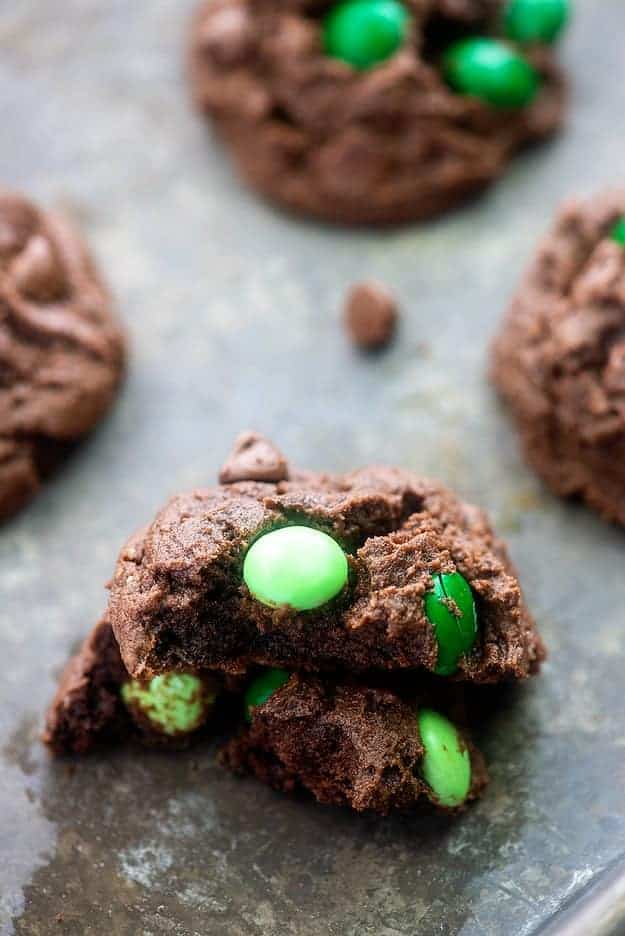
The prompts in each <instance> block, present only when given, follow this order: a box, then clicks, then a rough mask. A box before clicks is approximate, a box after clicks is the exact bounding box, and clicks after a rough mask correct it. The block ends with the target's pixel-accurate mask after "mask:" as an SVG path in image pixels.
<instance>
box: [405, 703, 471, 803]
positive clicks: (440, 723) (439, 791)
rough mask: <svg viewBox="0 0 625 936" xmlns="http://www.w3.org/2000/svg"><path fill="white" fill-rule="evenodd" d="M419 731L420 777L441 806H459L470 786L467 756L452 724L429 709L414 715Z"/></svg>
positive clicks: (469, 760) (469, 759)
mask: <svg viewBox="0 0 625 936" xmlns="http://www.w3.org/2000/svg"><path fill="white" fill-rule="evenodd" d="M418 722H419V734H420V735H421V741H422V743H423V747H424V748H425V754H424V755H423V760H422V762H421V773H422V775H423V779H424V780H425V782H426V783H427V784H428V786H430V787H431V789H432V792H433V793H434V796H435V797H436V799H437V801H438V802H439V803H440V805H441V806H450V807H453V806H460V804H461V803H463V802H464V801H465V799H466V798H467V795H468V793H469V790H470V789H471V758H470V757H469V752H468V750H467V748H466V746H465V745H464V744H463V743H462V740H461V738H460V735H459V734H458V731H457V729H456V727H455V726H454V725H452V723H451V722H450V721H449V719H447V718H445V716H444V715H440V714H439V713H438V712H434V711H432V709H428V708H423V709H420V710H419V715H418Z"/></svg>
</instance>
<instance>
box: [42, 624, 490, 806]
mask: <svg viewBox="0 0 625 936" xmlns="http://www.w3.org/2000/svg"><path fill="white" fill-rule="evenodd" d="M399 683H400V686H401V680H399ZM244 689H245V694H243V690H244ZM220 693H221V695H219V694H220ZM432 697H433V698H434V699H436V705H437V708H436V710H434V709H431V708H428V707H427V705H426V703H427V702H428V701H429V699H430V698H432ZM216 700H217V704H220V705H221V708H222V713H225V714H226V716H227V717H226V721H227V723H228V726H229V728H230V731H231V732H232V731H235V732H236V733H235V734H234V736H233V737H231V739H230V740H228V741H226V743H225V744H224V745H223V747H222V749H221V751H220V760H221V762H222V763H223V764H224V765H225V766H227V767H229V768H230V769H232V770H235V771H236V772H243V771H248V772H251V773H254V774H256V776H257V777H258V778H259V779H261V780H263V781H264V782H266V783H269V784H270V785H271V786H273V787H275V788H277V789H281V790H285V791H288V792H291V791H293V790H295V789H302V790H306V791H308V792H310V793H312V794H313V795H314V796H315V797H316V798H317V799H318V800H319V801H320V802H324V803H333V804H336V805H349V806H351V807H352V808H353V809H356V810H374V811H376V812H379V813H382V814H386V813H388V812H389V811H390V810H391V809H409V808H412V807H414V806H415V805H417V804H418V803H420V802H422V801H429V802H430V803H433V804H434V805H436V806H438V807H440V808H443V809H448V810H449V809H459V808H462V807H463V806H464V804H465V803H466V802H467V801H469V800H471V799H473V798H474V797H475V796H477V795H478V794H479V792H480V791H481V790H482V788H483V787H484V785H485V783H486V779H487V777H486V770H485V767H484V762H483V759H482V757H481V755H480V754H479V753H478V752H477V750H476V749H475V747H473V745H472V744H471V743H470V742H469V741H468V740H467V737H466V734H465V732H464V731H462V730H460V729H458V728H457V727H456V724H455V723H464V721H465V713H464V705H463V699H462V697H461V695H459V694H458V693H457V692H455V693H454V692H453V691H451V692H449V693H447V691H442V690H441V689H440V687H439V689H438V692H437V691H436V690H432V687H430V689H429V691H428V690H426V688H425V687H422V690H421V693H420V694H417V693H415V689H414V686H411V687H410V690H409V691H408V692H406V691H405V690H404V692H403V694H402V693H401V691H400V692H399V693H398V692H396V691H392V690H391V689H389V688H385V687H383V686H374V687H369V686H366V685H359V684H357V683H353V682H352V683H344V684H341V683H337V682H335V681H334V680H332V679H328V678H324V679H321V678H319V677H311V676H305V675H297V674H294V675H290V674H288V673H285V672H283V671H277V670H269V671H265V672H263V673H261V674H260V675H257V676H256V677H255V678H254V676H253V674H252V678H251V680H250V679H249V678H248V679H246V680H243V679H240V680H236V681H234V680H232V679H230V680H229V679H228V677H226V678H220V677H219V675H218V674H215V673H210V674H202V675H198V674H182V675H181V674H168V675H166V676H165V675H164V676H155V677H154V678H153V679H152V680H149V681H148V682H146V683H145V684H143V685H140V684H138V683H135V682H133V681H132V680H130V677H129V676H128V673H127V672H126V670H125V668H124V665H123V663H122V661H121V657H120V655H119V650H118V648H117V644H116V641H115V638H114V636H113V632H112V630H111V627H110V625H109V624H108V622H107V621H106V619H102V620H101V621H100V622H99V623H98V624H97V625H96V627H95V628H94V630H93V631H92V633H91V634H90V635H89V637H88V638H87V640H86V641H85V643H84V644H83V646H82V647H81V649H80V650H79V652H78V653H77V654H76V655H75V656H74V657H73V658H72V659H71V660H70V661H69V663H68V664H67V666H66V668H65V671H64V673H63V675H62V677H61V680H60V683H59V688H58V690H57V693H56V695H55V697H54V699H53V701H52V704H51V706H50V708H49V710H48V713H47V716H46V729H45V732H44V736H43V740H44V742H45V743H46V744H47V745H48V747H49V748H50V749H51V751H52V752H53V753H54V754H57V755H60V754H85V753H87V752H88V751H90V750H92V749H93V748H95V747H96V746H101V745H103V744H105V743H107V744H114V743H117V744H119V743H123V742H126V741H130V740H132V741H140V742H142V743H144V744H149V745H155V744H158V745H166V746H168V747H173V748H178V747H180V746H182V745H185V744H187V743H190V742H191V741H197V740H198V739H199V738H201V737H205V736H206V735H207V733H208V732H209V731H211V730H215V727H216V723H218V722H217V719H215V718H214V717H213V715H214V712H213V709H214V707H215V704H216ZM441 710H442V711H448V712H449V713H450V714H453V716H454V722H451V721H449V719H448V718H447V717H446V716H445V715H444V714H442V711H441ZM450 710H451V711H450ZM244 713H246V715H247V721H248V722H249V725H248V726H247V727H243V728H239V729H237V723H238V724H239V726H240V725H241V722H243V721H244V718H243V716H244Z"/></svg>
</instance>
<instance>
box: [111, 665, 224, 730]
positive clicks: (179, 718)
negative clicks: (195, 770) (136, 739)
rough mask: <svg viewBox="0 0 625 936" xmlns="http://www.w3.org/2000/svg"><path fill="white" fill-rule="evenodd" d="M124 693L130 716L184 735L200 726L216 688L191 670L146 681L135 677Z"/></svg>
mask: <svg viewBox="0 0 625 936" xmlns="http://www.w3.org/2000/svg"><path fill="white" fill-rule="evenodd" d="M120 691H121V697H122V701H123V703H124V705H125V706H126V708H127V709H128V711H129V712H130V714H131V716H132V717H133V718H134V719H135V720H137V721H138V722H139V723H140V724H141V723H144V722H147V723H148V724H149V725H150V728H151V729H153V730H154V731H158V732H162V733H163V734H165V735H170V736H175V735H185V734H190V733H191V732H193V731H197V730H198V728H201V727H202V725H203V724H204V722H205V721H206V720H207V719H208V717H209V715H210V712H211V709H212V707H213V703H214V702H215V692H214V691H212V689H210V688H209V687H208V686H207V685H206V682H205V681H204V680H202V679H201V678H200V677H199V676H195V675H194V674H192V673H163V674H162V675H161V676H153V677H152V679H151V680H149V682H148V683H146V684H145V685H143V684H142V683H140V682H138V681H137V680H136V679H131V680H129V681H128V682H125V683H124V684H123V685H122V687H121V690H120Z"/></svg>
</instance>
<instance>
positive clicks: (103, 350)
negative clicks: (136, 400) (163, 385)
mask: <svg viewBox="0 0 625 936" xmlns="http://www.w3.org/2000/svg"><path fill="white" fill-rule="evenodd" d="M123 359H124V343H123V338H122V334H121V332H120V329H119V326H118V325H117V323H116V322H115V320H114V318H113V316H112V313H111V310H110V302H109V297H108V295H107V293H106V291H105V289H104V287H103V285H102V283H101V282H100V279H99V277H98V275H97V273H96V271H95V269H94V267H93V263H92V261H91V259H90V258H89V256H88V254H87V253H86V251H85V248H84V246H83V244H82V243H81V241H80V239H79V238H78V237H77V235H76V234H75V233H74V232H73V231H72V230H71V229H70V228H69V226H68V225H67V224H66V222H65V221H62V220H61V219H60V218H58V217H56V216H54V215H50V214H44V213H42V212H41V211H39V210H38V209H37V208H36V207H35V206H34V205H32V204H31V203H30V202H29V201H27V200H26V199H25V198H23V197H22V196H20V195H14V194H10V193H7V192H2V191H0V520H2V519H4V518H6V517H8V516H9V515H10V514H12V513H13V512H14V511H16V510H18V509H19V508H20V507H21V506H22V505H23V504H24V503H26V502H27V501H28V500H29V499H30V498H31V497H32V496H33V495H34V494H35V493H36V491H37V489H38V488H39V485H40V483H41V480H42V479H43V478H45V477H46V475H47V474H48V473H49V472H50V471H51V469H52V468H53V467H54V466H55V465H56V463H57V462H58V460H59V459H60V458H61V457H62V456H63V455H64V454H65V453H66V452H67V451H68V450H69V449H70V448H71V447H72V445H73V444H74V443H75V442H76V440H77V439H79V438H80V437H81V436H83V435H84V434H85V433H87V432H89V430H90V429H92V428H93V426H94V425H95V424H96V423H97V422H98V421H99V420H100V419H101V418H102V416H103V415H104V413H105V412H106V410H107V409H108V407H109V406H110V404H111V401H112V399H113V396H114V395H115V392H116V390H117V387H118V385H119V382H120V377H121V374H122V370H123Z"/></svg>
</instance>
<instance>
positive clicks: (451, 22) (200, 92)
mask: <svg viewBox="0 0 625 936" xmlns="http://www.w3.org/2000/svg"><path fill="white" fill-rule="evenodd" d="M335 6H336V4H332V3H330V2H307V0H290V2H284V0H206V2H204V3H202V4H201V5H200V7H199V9H198V12H197V15H196V17H195V19H194V22H193V27H192V40H191V52H190V74H191V82H192V88H193V94H194V97H195V100H196V103H197V105H198V107H199V108H200V109H201V110H203V111H205V112H206V113H208V114H210V115H211V117H213V118H214V119H215V120H216V121H217V125H218V127H219V129H220V130H221V131H222V134H223V136H224V138H225V139H226V141H227V143H228V144H229V146H230V148H231V152H232V155H233V157H234V159H235V161H236V163H237V165H238V167H239V168H240V170H241V171H242V173H243V175H244V176H246V178H247V179H248V180H249V181H250V182H251V183H252V185H254V186H255V187H256V188H257V189H259V190H260V191H261V193H263V194H265V195H267V196H269V197H271V198H276V199H278V200H279V201H281V202H282V203H283V204H284V205H286V206H287V207H289V208H292V209H295V210H299V211H303V212H305V213H308V214H313V215H317V216H320V217H323V218H325V219H327V220H331V221H338V222H341V223H370V224H389V223H398V222H401V221H405V220H409V219H414V218H419V217H427V216H429V215H433V214H436V213H438V212H440V211H443V210H447V209H448V208H449V207H450V206H451V205H453V204H454V203H455V202H457V201H458V200H460V199H461V198H463V197H466V195H467V194H469V193H470V192H472V191H474V190H475V189H477V188H479V187H481V186H484V185H485V184H487V183H488V182H490V181H491V180H492V179H493V178H495V177H496V176H497V175H498V174H499V172H500V171H501V170H502V168H503V166H504V164H505V162H506V161H507V159H508V158H509V157H510V156H511V154H512V152H513V151H514V150H515V149H517V148H518V147H519V146H520V145H522V144H524V143H526V142H529V141H531V140H535V139H539V138H541V137H543V136H545V135H546V134H548V133H550V132H552V131H553V130H555V129H556V127H557V126H558V125H559V123H560V121H561V119H562V115H563V111H564V104H565V93H564V86H563V81H562V78H561V76H560V74H559V71H558V69H557V68H556V66H555V65H554V57H553V52H552V51H551V49H550V47H548V46H547V45H543V46H539V45H537V44H533V45H530V46H527V47H524V48H523V49H522V50H519V52H518V54H519V56H521V57H522V58H523V59H524V60H526V61H527V63H528V65H529V66H530V67H531V68H532V69H534V70H535V72H536V76H537V78H538V80H539V83H540V90H539V91H538V93H537V94H536V96H535V97H534V98H533V99H532V100H531V102H528V103H527V105H526V106H515V107H498V106H491V104H489V103H487V102H485V101H484V100H482V99H480V98H479V97H478V96H476V95H475V94H470V93H459V92H458V91H457V90H453V89H452V87H450V84H449V82H448V80H447V76H446V73H445V64H444V59H445V53H446V52H447V51H448V50H449V48H450V47H451V46H453V45H454V44H455V43H457V41H458V40H459V39H461V38H471V37H476V36H477V37H479V36H486V37H487V38H489V37H493V38H495V37H497V36H499V35H501V30H502V26H501V16H502V11H503V7H504V4H503V3H502V2H500V0H409V2H406V3H404V5H403V6H404V8H405V17H406V27H405V35H404V37H403V40H402V42H401V43H400V45H399V47H398V48H397V50H396V51H395V52H394V54H391V55H390V56H389V57H388V58H387V59H385V60H384V61H381V62H379V63H377V64H376V66H375V67H373V68H370V69H367V70H360V69H358V68H354V67H351V66H350V64H348V63H347V62H346V61H343V60H341V59H340V58H337V57H332V56H331V55H329V54H328V51H327V50H326V49H325V48H324V35H325V32H324V29H325V27H324V18H325V17H326V15H327V14H328V13H329V12H330V11H331V9H332V8H333V7H335ZM506 50H507V51H506ZM499 51H500V53H501V52H502V51H503V54H509V53H510V52H511V47H510V46H509V45H505V48H504V49H503V50H501V49H500V50H499Z"/></svg>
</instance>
